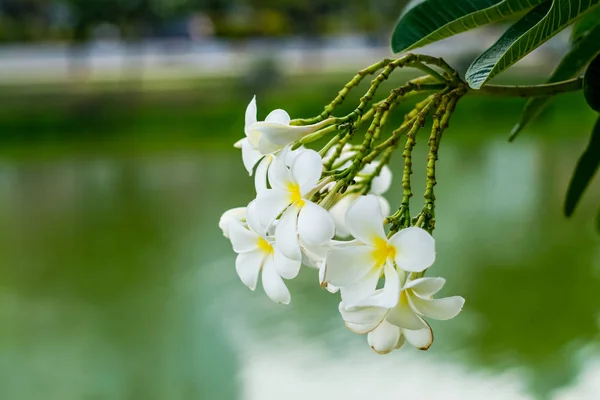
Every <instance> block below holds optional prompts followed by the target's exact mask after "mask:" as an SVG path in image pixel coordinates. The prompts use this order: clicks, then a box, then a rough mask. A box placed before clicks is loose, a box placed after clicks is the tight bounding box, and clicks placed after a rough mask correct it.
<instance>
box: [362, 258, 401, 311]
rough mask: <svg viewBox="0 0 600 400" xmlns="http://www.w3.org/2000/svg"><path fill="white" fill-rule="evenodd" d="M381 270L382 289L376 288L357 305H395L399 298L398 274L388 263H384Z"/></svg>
mask: <svg viewBox="0 0 600 400" xmlns="http://www.w3.org/2000/svg"><path fill="white" fill-rule="evenodd" d="M383 271H384V275H385V283H384V285H383V289H381V290H378V291H377V292H376V293H374V294H373V295H371V296H370V297H367V298H364V299H362V301H360V303H359V305H362V306H374V307H382V308H393V307H396V305H397V304H398V301H399V299H400V276H399V275H398V272H397V271H396V269H395V268H394V267H393V266H391V265H390V264H389V263H386V264H385V267H384V269H383Z"/></svg>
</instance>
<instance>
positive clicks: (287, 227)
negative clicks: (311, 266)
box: [275, 206, 302, 261]
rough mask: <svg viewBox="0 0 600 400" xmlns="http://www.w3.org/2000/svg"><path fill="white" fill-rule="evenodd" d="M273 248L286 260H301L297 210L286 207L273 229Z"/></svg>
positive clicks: (292, 207)
mask: <svg viewBox="0 0 600 400" xmlns="http://www.w3.org/2000/svg"><path fill="white" fill-rule="evenodd" d="M275 247H276V248H277V249H278V250H279V251H281V253H282V254H283V255H284V256H286V257H287V258H291V259H292V260H297V261H300V260H302V252H301V250H300V244H299V243H298V208H296V207H294V206H291V207H288V209H287V210H285V211H284V213H283V215H282V216H281V219H280V220H279V222H278V223H277V226H276V227H275Z"/></svg>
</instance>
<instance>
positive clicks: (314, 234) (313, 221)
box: [298, 200, 335, 248]
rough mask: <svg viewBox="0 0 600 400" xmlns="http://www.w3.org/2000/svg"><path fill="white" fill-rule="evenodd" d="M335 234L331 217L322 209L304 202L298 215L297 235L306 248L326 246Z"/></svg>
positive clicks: (309, 202) (311, 203)
mask: <svg viewBox="0 0 600 400" xmlns="http://www.w3.org/2000/svg"><path fill="white" fill-rule="evenodd" d="M334 234H335V225H334V223H333V219H332V218H331V215H329V213H328V212H327V210H325V209H324V208H323V207H321V206H318V205H316V204H315V203H313V202H311V201H308V200H307V201H306V202H305V204H304V207H302V208H301V209H300V213H299V215H298V235H299V236H300V239H301V240H302V243H304V244H305V245H306V246H307V247H309V248H311V247H318V246H323V245H325V244H327V243H328V242H329V241H330V240H331V239H332V238H333V235H334Z"/></svg>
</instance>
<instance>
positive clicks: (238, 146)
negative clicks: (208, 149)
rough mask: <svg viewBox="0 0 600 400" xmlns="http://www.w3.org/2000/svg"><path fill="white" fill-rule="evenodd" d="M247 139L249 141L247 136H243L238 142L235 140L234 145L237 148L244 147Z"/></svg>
mask: <svg viewBox="0 0 600 400" xmlns="http://www.w3.org/2000/svg"><path fill="white" fill-rule="evenodd" d="M247 141H248V138H246V137H245V138H242V139H240V140H238V141H237V142H235V143H234V144H233V147H235V148H236V149H241V148H242V144H243V143H244V142H247Z"/></svg>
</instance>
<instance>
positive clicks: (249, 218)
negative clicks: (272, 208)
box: [246, 200, 267, 239]
mask: <svg viewBox="0 0 600 400" xmlns="http://www.w3.org/2000/svg"><path fill="white" fill-rule="evenodd" d="M246 224H248V227H249V228H250V230H251V231H252V232H254V233H256V234H257V235H258V236H260V237H262V238H263V239H264V237H265V235H266V230H267V229H266V227H265V226H263V225H261V224H260V221H259V220H258V215H257V212H256V200H252V201H251V202H250V204H248V207H247V209H246Z"/></svg>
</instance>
